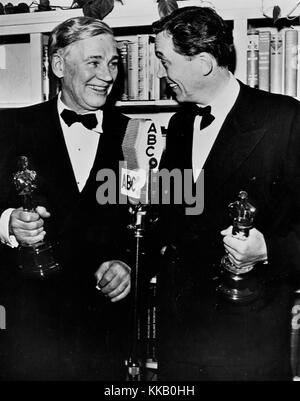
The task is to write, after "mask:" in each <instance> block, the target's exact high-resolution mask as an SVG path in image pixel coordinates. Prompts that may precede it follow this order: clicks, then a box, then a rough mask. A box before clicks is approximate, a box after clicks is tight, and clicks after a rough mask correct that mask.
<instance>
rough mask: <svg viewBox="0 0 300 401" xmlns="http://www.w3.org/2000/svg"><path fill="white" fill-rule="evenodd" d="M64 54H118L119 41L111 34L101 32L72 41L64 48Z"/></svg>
mask: <svg viewBox="0 0 300 401" xmlns="http://www.w3.org/2000/svg"><path fill="white" fill-rule="evenodd" d="M63 54H64V56H67V55H70V56H81V57H84V58H85V57H91V56H95V57H96V56H105V57H110V58H111V57H113V56H116V57H117V56H118V51H117V43H116V40H115V38H114V37H113V36H112V35H110V34H106V33H105V34H100V35H96V36H92V37H90V38H85V39H81V40H78V41H76V42H73V43H71V44H70V45H68V46H66V47H65V48H64V49H63Z"/></svg>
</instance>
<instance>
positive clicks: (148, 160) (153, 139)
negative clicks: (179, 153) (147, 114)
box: [121, 118, 164, 203]
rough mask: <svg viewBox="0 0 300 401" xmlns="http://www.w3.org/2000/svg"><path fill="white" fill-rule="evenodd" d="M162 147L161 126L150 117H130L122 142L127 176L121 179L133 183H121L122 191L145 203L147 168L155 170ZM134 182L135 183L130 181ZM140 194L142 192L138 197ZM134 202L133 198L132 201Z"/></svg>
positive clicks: (147, 196)
mask: <svg viewBox="0 0 300 401" xmlns="http://www.w3.org/2000/svg"><path fill="white" fill-rule="evenodd" d="M163 149H164V140H163V136H162V133H161V127H158V126H157V125H156V124H155V123H154V122H153V121H152V120H151V119H148V118H144V119H131V120H129V122H128V125H127V128H126V133H125V136H124V139H123V143H122V150H123V155H124V159H125V163H126V165H127V171H126V172H122V176H123V174H127V177H126V180H125V181H124V177H122V179H121V182H123V183H124V182H127V183H130V182H131V183H132V185H131V187H130V185H129V188H128V185H127V188H126V190H125V188H123V186H121V193H122V194H125V195H127V196H129V197H132V198H134V199H135V200H136V199H138V200H139V201H140V202H144V203H148V200H149V195H150V193H149V192H150V189H149V185H150V184H151V182H149V181H151V180H149V175H150V174H149V170H151V171H157V170H158V167H159V163H160V159H161V156H162V153H163ZM133 184H134V185H133ZM141 195H143V196H142V197H141ZM135 202H136V201H135Z"/></svg>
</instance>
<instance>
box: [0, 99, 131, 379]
mask: <svg viewBox="0 0 300 401" xmlns="http://www.w3.org/2000/svg"><path fill="white" fill-rule="evenodd" d="M127 122H128V118H127V117H125V116H124V115H121V114H120V113H118V112H117V111H115V110H114V109H112V108H108V107H107V108H104V110H103V124H102V126H103V133H102V134H101V136H100V140H99V145H98V149H97V153H96V157H95V161H94V164H93V167H92V169H91V172H90V175H89V178H88V180H87V182H86V185H85V187H84V189H83V190H82V192H81V193H80V192H79V190H78V187H77V184H76V180H75V176H74V173H73V169H72V165H71V161H70V158H69V155H68V151H67V148H66V144H65V141H64V136H63V132H62V128H61V125H60V121H59V116H58V112H57V98H55V99H53V100H50V101H48V102H45V103H42V104H38V105H34V106H30V107H26V108H21V109H14V110H5V111H2V112H1V115H0V155H1V156H0V188H1V191H0V213H2V211H3V210H5V209H6V208H8V207H15V208H17V207H19V206H21V200H20V197H19V196H18V195H17V193H16V189H15V188H14V185H13V174H14V173H15V172H16V171H17V170H18V166H17V158H18V157H19V156H27V157H28V158H29V161H30V169H32V170H35V171H36V173H37V177H38V180H37V189H36V190H35V191H34V193H33V199H34V203H35V205H36V206H37V205H41V206H45V207H46V208H47V210H48V211H49V212H50V213H51V217H49V219H45V229H46V232H47V234H46V239H47V240H49V241H50V242H51V243H52V245H53V248H54V250H55V254H56V258H57V260H58V261H59V263H60V265H61V267H62V270H61V273H60V274H59V275H57V276H56V277H55V278H52V279H49V280H47V279H46V280H44V281H38V282H35V281H34V280H33V281H31V280H26V279H24V277H23V276H22V275H21V274H20V271H19V268H18V265H17V260H16V257H17V253H18V252H17V250H16V249H10V248H9V247H7V246H6V245H3V244H1V245H0V247H1V249H0V258H1V259H0V265H1V269H0V270H1V276H2V279H1V282H2V284H1V287H2V288H3V291H1V297H2V302H0V303H1V304H3V305H6V306H7V308H8V310H13V313H9V314H8V320H9V321H8V326H10V327H11V328H13V329H12V330H13V332H12V331H11V330H10V331H9V330H7V332H9V333H8V334H7V336H10V337H11V338H12V339H14V341H15V344H13V345H12V347H13V348H14V349H15V350H16V349H17V351H15V354H16V360H17V361H19V362H17V364H19V366H20V369H19V370H17V371H16V370H12V373H11V377H12V378H16V377H17V378H18V377H19V378H21V379H22V378H23V377H24V376H23V374H24V372H26V370H27V371H28V373H27V374H28V378H29V379H34V378H35V377H39V378H42V379H48V378H51V377H52V378H54V379H57V378H59V377H58V376H57V375H56V373H55V369H54V368H53V372H52V373H53V375H52V376H51V367H50V366H51V365H53V366H54V365H55V364H54V361H55V359H57V360H58V356H57V355H58V354H60V355H62V353H64V352H65V350H66V349H67V347H68V344H71V343H72V344H73V345H74V344H75V343H78V344H80V347H81V348H82V349H84V347H87V344H84V342H90V343H91V344H93V346H94V347H96V346H97V344H98V345H99V343H101V345H102V348H104V347H106V346H107V344H105V342H104V341H102V340H100V337H99V341H98V342H97V343H96V342H95V343H92V336H93V335H94V338H95V337H96V336H97V335H98V336H100V332H101V331H102V332H103V333H104V332H105V325H103V321H105V316H106V317H107V318H108V317H109V316H113V314H114V311H116V310H118V308H119V306H118V305H116V308H112V309H110V308H111V307H112V306H111V305H112V304H111V302H109V301H108V300H107V299H105V298H104V297H103V296H102V295H100V294H99V293H98V292H97V291H96V290H95V284H96V282H95V278H94V273H95V271H96V269H97V268H98V267H99V266H100V264H101V263H102V262H103V261H105V260H111V259H120V258H121V255H120V253H119V248H120V244H123V243H124V239H123V240H122V241H121V239H120V238H123V235H124V234H125V235H126V224H125V223H124V224H123V220H122V219H123V217H122V216H124V215H126V214H125V212H124V214H123V212H121V211H120V209H122V208H119V207H116V205H100V204H99V203H98V202H97V199H96V192H97V189H98V188H99V186H100V185H101V184H102V183H103V182H100V181H97V173H98V171H99V170H101V169H104V168H106V169H111V170H113V171H114V172H116V173H118V171H119V161H120V160H123V154H122V146H121V145H122V140H123V136H124V134H125V130H126V126H127ZM114 189H115V190H117V188H114ZM122 211H123V209H122ZM125 218H126V217H125ZM123 232H124V233H123ZM13 294H14V295H13ZM9 306H10V307H9ZM96 312H97V313H96ZM103 313H105V316H104V315H103ZM95 314H96V315H95ZM95 316H97V317H96V318H95ZM97 319H98V320H97ZM101 319H103V321H102V323H101V325H102V327H101V330H99V324H100V323H99V320H101ZM114 319H116V320H118V319H117V318H116V316H114ZM106 326H107V327H108V324H107V325H106ZM24 330H25V333H24ZM78 331H79V332H80V333H79V334H78ZM26 333H27V334H26ZM76 333H77V334H78V335H79V336H80V339H79V340H78V337H76V336H77V334H76ZM85 335H86V337H85ZM94 338H93V339H94ZM73 340H74V341H73ZM81 340H83V342H82V341H81ZM72 341H73V342H72ZM34 342H36V345H34ZM16 344H19V348H18V346H17V345H16ZM62 344H64V346H63V345H62ZM91 344H90V345H89V347H91ZM95 344H96V345H95ZM59 347H60V348H59ZM91 348H92V347H91ZM35 349H38V350H39V351H38V352H40V355H39V356H38V355H36V352H35ZM59 349H60V351H59ZM79 351H80V350H79ZM79 351H78V350H77V351H74V348H73V349H70V354H69V355H67V354H66V352H65V354H64V355H65V358H66V359H68V358H69V359H68V360H70V361H72V362H70V366H69V368H70V369H71V367H72V365H76V362H74V360H73V359H72V358H71V357H70V355H71V354H72V355H74V353H75V354H76V352H77V353H78V352H79ZM95 351H96V348H95ZM101 352H103V349H102V350H101V349H99V354H100V353H101ZM21 355H23V356H24V358H23V359H22V357H21ZM55 355H56V356H57V358H55ZM78 355H79V354H78ZM86 355H89V354H86ZM81 356H82V358H84V357H85V356H84V355H83V351H82V355H81ZM90 359H92V358H90ZM100 359H101V358H100ZM26 360H30V361H31V364H27V365H26ZM42 360H43V362H42ZM49 360H50V361H52V362H50V363H49ZM22 361H23V362H24V365H22ZM13 363H14V362H13V360H12V359H10V360H9V368H11V367H12V365H13ZM81 363H82V364H83V365H84V364H85V362H84V360H82V361H81ZM43 366H44V371H43ZM55 366H56V365H55ZM60 366H61V363H60ZM78 366H79V362H78ZM67 369H68V368H67ZM70 369H69V371H68V373H70ZM94 370H95V372H96V368H95V369H94ZM37 372H38V373H37ZM81 372H82V375H83V376H82V377H83V378H84V369H81ZM39 373H41V374H40V375H39ZM95 374H96V373H95ZM36 375H37V376H36ZM99 376H100V378H101V374H100V375H99ZM102 377H104V376H102ZM63 378H66V376H64V377H63ZM88 378H89V377H88Z"/></svg>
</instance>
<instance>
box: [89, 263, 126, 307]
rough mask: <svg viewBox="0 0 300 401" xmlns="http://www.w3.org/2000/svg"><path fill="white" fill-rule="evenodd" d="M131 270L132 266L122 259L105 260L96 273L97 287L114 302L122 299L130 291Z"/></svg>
mask: <svg viewBox="0 0 300 401" xmlns="http://www.w3.org/2000/svg"><path fill="white" fill-rule="evenodd" d="M130 272H131V269H130V267H129V266H127V265H126V263H124V262H121V261H120V260H110V261H108V262H104V263H102V264H101V266H100V267H99V269H98V270H97V271H96V273H95V277H96V279H97V285H96V288H97V289H98V290H100V291H101V292H102V294H104V295H105V296H108V297H109V298H110V300H111V301H112V302H116V301H120V300H121V299H123V298H125V297H126V295H127V294H128V293H129V291H130Z"/></svg>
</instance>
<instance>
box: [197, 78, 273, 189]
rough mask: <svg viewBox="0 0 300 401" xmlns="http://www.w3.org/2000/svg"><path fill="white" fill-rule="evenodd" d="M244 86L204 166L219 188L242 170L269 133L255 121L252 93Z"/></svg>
mask: <svg viewBox="0 0 300 401" xmlns="http://www.w3.org/2000/svg"><path fill="white" fill-rule="evenodd" d="M240 85H241V90H240V93H239V96H238V98H237V100H236V103H235V105H234V106H233V108H232V110H231V111H230V113H229V114H228V116H227V118H226V119H225V121H224V124H223V126H222V127H221V130H220V132H219V135H218V137H217V139H216V141H215V143H214V145H213V147H212V149H211V151H210V154H209V156H208V158H207V160H206V163H205V164H204V174H205V176H207V177H210V178H212V179H213V180H214V183H217V184H218V185H220V184H222V183H224V182H225V181H226V180H228V179H229V178H230V176H231V175H232V174H233V173H234V172H235V171H236V170H237V169H239V168H240V167H241V165H242V164H243V163H244V161H245V160H246V159H247V157H248V156H249V155H250V153H251V152H252V151H253V150H254V149H255V147H256V146H257V144H258V143H259V142H260V141H261V139H262V138H263V136H264V134H265V132H266V130H265V129H264V128H261V127H260V125H259V122H258V121H256V120H255V118H253V116H255V113H252V109H253V107H254V103H253V101H252V100H251V93H249V92H248V90H247V88H246V87H245V85H243V84H240Z"/></svg>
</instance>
